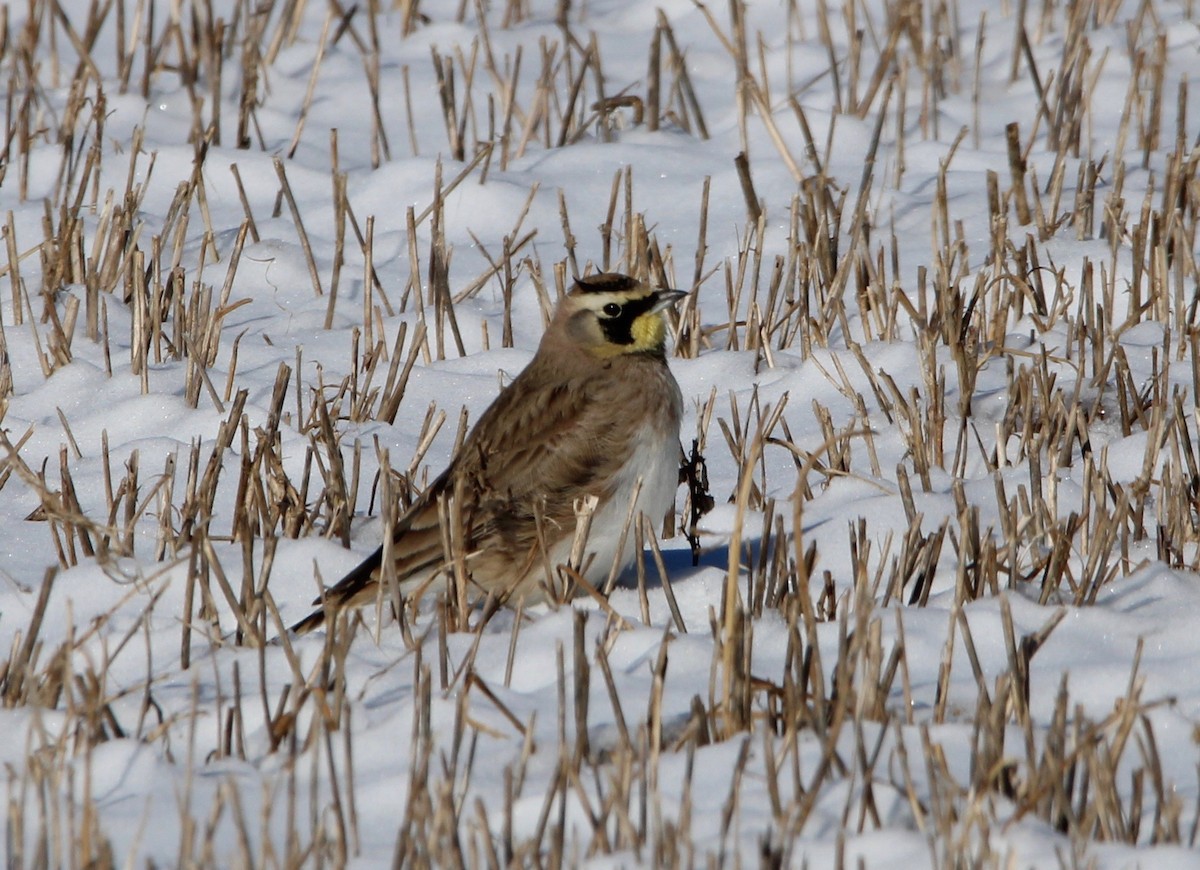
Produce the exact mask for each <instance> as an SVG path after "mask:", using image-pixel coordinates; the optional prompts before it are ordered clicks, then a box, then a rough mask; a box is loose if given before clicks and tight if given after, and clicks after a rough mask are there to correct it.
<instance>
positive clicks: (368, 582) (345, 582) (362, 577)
mask: <svg viewBox="0 0 1200 870" xmlns="http://www.w3.org/2000/svg"><path fill="white" fill-rule="evenodd" d="M382 557H383V547H380V548H379V549H377V550H376V551H375V552H374V553H372V554H371V555H370V556H368V557H367V558H365V559H363V560H362V562H360V563H359V564H358V567H357V568H355V569H354V570H353V571H351V572H350V573H349V574H347V575H346V576H345V577H343V578H342V579H341V580H339V581H338V582H337V583H336V584H334V585H333V586H331V587H330V588H329V589H327V590H325V594H324V595H322V596H320V597H318V598H316V599H315V600H314V601H313V604H315V605H319V607H318V608H317V609H316V610H314V611H313V612H312V613H310V614H309V615H308V616H306V617H304V618H303V619H302V620H300V621H299V622H297V623H296V624H295V625H293V626H292V628H291V631H292V633H293V634H307V633H308V632H310V631H312V630H313V629H316V628H320V627H321V626H322V625H324V624H325V615H326V614H327V613H328V614H331V615H332V614H334V613H337V611H339V610H341V609H342V608H343V607H348V606H353V605H354V604H356V603H358V599H365V598H367V597H368V594H367V593H369V594H370V595H373V594H374V590H375V584H376V583H377V582H378V577H379V574H378V571H379V565H380V562H381V560H382Z"/></svg>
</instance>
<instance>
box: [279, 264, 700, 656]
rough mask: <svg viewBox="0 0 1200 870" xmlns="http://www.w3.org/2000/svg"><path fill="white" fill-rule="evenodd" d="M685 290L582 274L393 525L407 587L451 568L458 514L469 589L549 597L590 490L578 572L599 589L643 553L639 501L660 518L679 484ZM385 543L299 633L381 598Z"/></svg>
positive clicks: (477, 594) (400, 576) (475, 593)
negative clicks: (672, 331) (673, 345)
mask: <svg viewBox="0 0 1200 870" xmlns="http://www.w3.org/2000/svg"><path fill="white" fill-rule="evenodd" d="M685 295H686V294H685V293H683V292H680V291H678V290H654V289H652V288H651V287H649V286H648V285H646V284H644V283H642V282H640V281H637V280H634V279H633V278H630V277H628V276H625V275H619V274H612V273H609V274H599V275H592V276H590V277H587V278H580V279H578V280H577V281H576V282H575V286H574V287H573V288H572V289H571V292H570V293H568V294H567V295H566V296H565V297H564V298H563V300H562V302H561V303H560V304H559V306H558V310H557V311H556V312H555V314H554V318H553V319H552V321H551V323H550V326H549V328H548V329H547V330H546V333H545V335H544V336H543V337H542V341H541V344H540V345H539V347H538V350H537V353H536V354H535V355H534V357H533V359H532V360H531V361H530V363H529V365H528V366H527V367H526V368H525V369H524V370H523V371H522V372H521V373H520V374H519V375H518V376H517V377H516V379H515V380H513V382H512V383H511V384H509V385H508V387H506V388H505V389H504V391H503V392H501V393H500V395H499V396H498V397H497V398H496V400H495V401H494V402H493V403H492V404H491V406H490V407H489V408H488V409H487V410H486V411H484V413H483V416H481V417H480V418H479V421H478V422H477V423H476V424H475V427H474V428H473V429H472V430H471V432H470V434H469V435H468V436H467V438H466V440H465V441H464V442H463V444H462V447H461V448H460V449H459V450H458V452H457V454H456V455H455V456H454V458H453V459H452V460H451V462H450V466H449V467H448V468H447V469H446V470H445V471H444V472H442V474H441V475H440V476H439V477H438V478H437V479H436V480H435V481H434V482H433V484H432V485H431V486H430V487H429V489H428V490H426V491H425V493H424V494H423V495H422V496H421V497H420V498H419V499H418V500H417V501H416V502H415V503H414V504H413V505H412V507H411V508H410V509H409V510H407V511H406V512H405V513H404V514H403V515H402V516H401V517H400V518H399V519H398V521H397V522H396V524H395V529H394V530H393V532H392V541H391V547H390V550H391V556H392V558H393V560H394V564H395V566H396V578H397V580H398V582H399V584H400V586H401V589H402V590H405V591H407V590H410V589H418V588H423V587H424V586H425V585H426V583H427V582H439V581H444V579H445V578H446V577H448V576H449V574H450V572H451V566H450V565H449V564H448V562H447V553H446V549H447V548H446V547H445V545H444V543H443V533H442V528H441V523H442V522H443V521H444V518H447V517H449V516H451V515H453V516H454V517H455V518H456V519H457V520H458V523H459V525H458V528H459V529H460V539H461V540H462V544H463V546H462V548H461V551H462V552H465V553H466V557H465V560H464V561H465V566H466V574H467V575H468V581H469V585H470V595H471V597H473V598H475V599H479V598H481V597H483V596H486V595H487V594H489V593H493V594H495V595H496V596H498V597H501V598H507V599H508V600H510V601H512V602H515V601H516V600H518V599H521V598H523V599H524V600H525V601H526V602H529V603H532V602H535V601H539V600H542V599H544V598H545V597H546V594H547V590H548V584H547V581H548V579H549V578H550V577H552V576H553V572H552V568H553V567H556V566H558V565H561V564H564V563H566V562H567V561H568V557H569V556H570V553H571V549H572V544H573V543H574V542H575V540H576V525H577V523H576V520H577V511H578V508H579V505H580V504H581V503H582V502H583V501H584V500H585V498H586V497H588V496H594V497H595V498H596V499H597V502H596V506H595V509H594V512H593V514H592V520H591V527H590V534H589V535H588V537H587V539H586V549H585V553H584V558H583V559H582V560H581V561H580V562H579V564H580V566H581V568H582V570H581V572H580V573H581V575H582V576H583V577H584V578H585V579H586V580H587V581H588V582H589V583H590V584H591V585H592V586H594V587H598V586H599V585H600V584H602V583H603V582H604V581H605V580H606V579H607V577H608V575H609V572H610V570H612V566H613V564H614V561H615V562H616V563H617V564H618V567H624V566H627V565H628V564H629V563H630V562H631V561H632V559H633V556H634V552H633V549H634V547H633V542H634V535H633V534H632V532H627V533H626V534H625V535H624V537H625V541H624V544H623V545H622V543H621V537H622V530H623V529H625V528H627V526H626V517H627V516H629V512H630V509H631V507H632V508H633V509H634V510H635V511H640V512H641V513H643V514H645V516H647V517H649V518H650V519H651V520H652V521H653V522H655V523H658V522H661V520H662V518H663V517H664V516H665V515H666V512H667V511H668V510H670V509H671V506H672V504H673V503H674V499H675V490H676V488H677V486H678V483H679V457H680V447H679V418H680V414H681V412H682V404H683V402H682V398H681V396H680V393H679V385H678V384H677V383H676V382H675V378H674V377H673V376H672V375H671V371H670V369H669V368H667V359H666V354H665V351H664V337H665V332H666V327H665V323H664V320H663V311H664V310H665V309H666V308H668V307H669V306H671V305H673V304H674V303H676V302H677V301H679V300H680V299H681V298H683V297H684V296H685ZM635 493H636V503H635V502H634V498H635ZM451 501H453V502H456V504H455V505H454V507H453V509H448V507H447V505H448V504H449V503H450V502H451ZM633 516H637V513H634V514H633ZM458 518H461V519H458ZM384 549H385V548H384V547H382V546H381V547H380V548H379V549H378V550H376V551H375V552H374V553H372V554H371V556H369V557H368V558H367V559H365V560H364V561H363V562H362V564H360V565H359V566H358V567H357V568H355V569H354V570H353V571H351V572H350V573H349V574H348V575H346V576H345V577H344V578H342V580H341V581H340V582H338V583H337V584H336V585H334V586H333V587H332V588H330V589H329V590H327V592H326V594H325V596H324V598H323V599H317V602H315V603H318V604H321V605H322V607H321V609H319V610H316V611H315V612H313V613H312V614H311V615H309V616H308V617H306V618H305V619H303V620H301V621H300V622H298V623H297V624H296V625H295V626H294V627H293V628H294V630H295V631H297V632H306V631H309V630H311V629H313V628H316V627H317V626H319V625H321V624H322V623H323V622H324V620H325V615H326V613H327V612H330V611H331V610H336V609H339V608H343V607H358V606H362V605H363V604H366V603H368V602H371V601H374V600H375V599H376V596H377V594H378V592H379V587H380V575H381V568H382V564H383V557H384ZM577 555H578V553H577ZM460 576H461V575H460ZM576 592H578V590H576Z"/></svg>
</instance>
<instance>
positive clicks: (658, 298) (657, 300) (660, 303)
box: [650, 290, 687, 312]
mask: <svg viewBox="0 0 1200 870" xmlns="http://www.w3.org/2000/svg"><path fill="white" fill-rule="evenodd" d="M684 296H687V291H686V290H657V291H655V293H654V307H653V308H651V309H650V310H651V311H652V312H654V311H662V310H664V309H666V308H670V307H671V306H672V305H674V304H675V303H676V302H678V301H679V300H680V299H682V298H683V297H684Z"/></svg>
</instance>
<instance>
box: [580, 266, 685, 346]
mask: <svg viewBox="0 0 1200 870" xmlns="http://www.w3.org/2000/svg"><path fill="white" fill-rule="evenodd" d="M686 295H687V294H686V293H684V292H683V291H681V290H655V289H654V288H652V287H651V286H650V285H649V284H646V283H644V282H642V281H638V280H636V279H634V278H630V277H629V276H628V275H621V274H619V273H616V272H601V273H599V274H596V275H589V276H587V277H586V278H578V279H576V281H575V286H574V287H573V288H572V289H571V292H570V293H568V294H567V296H566V298H564V299H563V301H562V302H561V303H560V306H559V312H558V317H557V318H556V321H557V324H556V325H558V326H560V327H561V328H563V329H564V330H565V331H566V335H567V337H568V339H569V340H570V341H572V342H573V343H575V344H577V345H578V346H580V347H582V348H584V349H585V350H587V351H588V352H589V353H591V354H592V355H593V356H596V357H600V358H601V359H608V358H611V357H616V356H620V355H622V354H635V353H662V352H663V344H664V341H665V338H666V331H667V330H666V323H665V322H664V320H663V311H664V310H665V309H667V308H669V307H670V306H671V305H674V304H675V303H676V302H678V301H679V300H680V299H682V298H683V297H684V296H686Z"/></svg>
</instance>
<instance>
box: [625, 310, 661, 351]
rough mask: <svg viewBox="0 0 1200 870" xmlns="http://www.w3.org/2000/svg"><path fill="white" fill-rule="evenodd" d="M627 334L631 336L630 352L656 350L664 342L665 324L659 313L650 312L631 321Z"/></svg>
mask: <svg viewBox="0 0 1200 870" xmlns="http://www.w3.org/2000/svg"><path fill="white" fill-rule="evenodd" d="M629 333H630V335H632V336H633V345H632V347H631V348H630V350H633V351H645V350H658V349H659V348H661V347H662V346H663V342H664V341H665V340H666V337H667V324H666V321H665V320H663V316H662V313H661V312H659V311H651V312H647V313H646V314H643V315H642V316H641V317H639V318H638V319H637V320H635V321H633V326H632V327H631V328H630V330H629Z"/></svg>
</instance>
